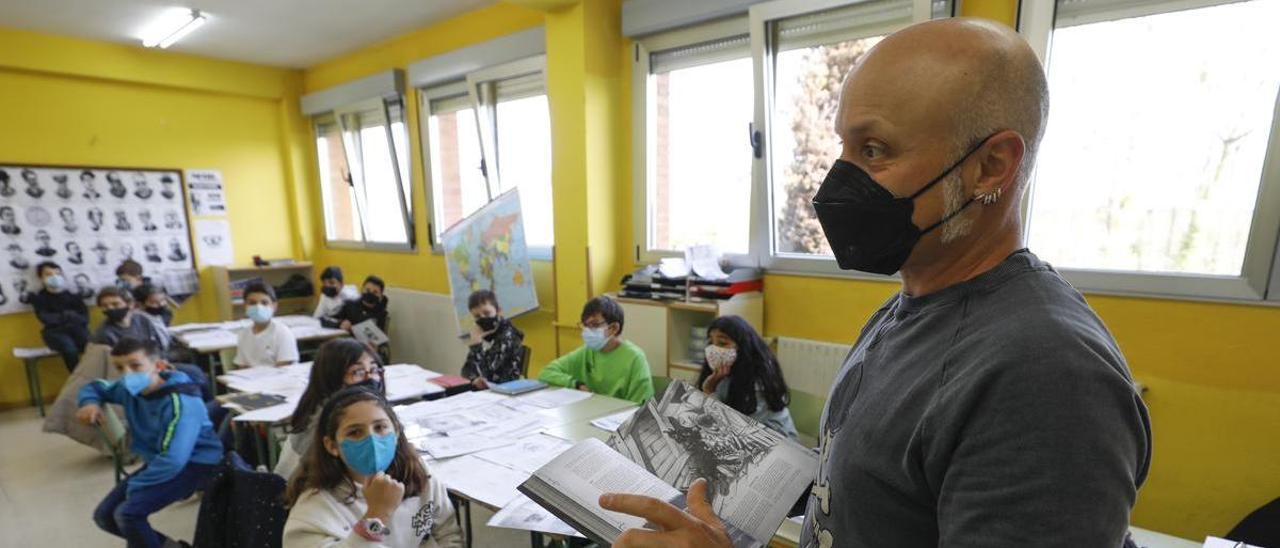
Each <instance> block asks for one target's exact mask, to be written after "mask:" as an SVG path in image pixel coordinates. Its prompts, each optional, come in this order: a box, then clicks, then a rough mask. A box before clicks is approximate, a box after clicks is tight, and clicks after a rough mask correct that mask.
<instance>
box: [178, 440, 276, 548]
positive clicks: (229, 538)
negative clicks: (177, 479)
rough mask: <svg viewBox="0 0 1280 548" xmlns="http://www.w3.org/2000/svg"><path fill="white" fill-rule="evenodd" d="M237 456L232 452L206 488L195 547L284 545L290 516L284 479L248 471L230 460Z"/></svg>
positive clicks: (199, 515)
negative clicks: (285, 500) (285, 497)
mask: <svg viewBox="0 0 1280 548" xmlns="http://www.w3.org/2000/svg"><path fill="white" fill-rule="evenodd" d="M233 454H234V453H228V458H227V459H225V460H224V461H223V464H222V466H221V467H219V469H218V472H217V473H216V474H215V475H214V477H213V478H211V479H210V480H209V483H208V484H207V485H205V488H204V496H203V498H202V499H201V501H200V511H199V514H198V515H197V517H196V533H195V538H194V539H193V540H194V542H193V543H192V544H193V545H194V546H198V547H204V546H208V547H214V546H216V547H219V548H241V547H243V548H249V547H255V548H256V547H259V546H280V544H281V542H282V538H283V537H284V523H285V521H286V520H287V519H288V517H289V510H288V509H287V508H285V506H284V490H285V485H286V483H285V480H284V478H281V477H280V476H277V475H275V474H272V473H270V472H254V471H252V470H246V469H244V468H245V465H244V463H243V461H241V462H239V463H235V462H234V459H233V458H232V457H230V455H233ZM245 509H252V510H251V511H245Z"/></svg>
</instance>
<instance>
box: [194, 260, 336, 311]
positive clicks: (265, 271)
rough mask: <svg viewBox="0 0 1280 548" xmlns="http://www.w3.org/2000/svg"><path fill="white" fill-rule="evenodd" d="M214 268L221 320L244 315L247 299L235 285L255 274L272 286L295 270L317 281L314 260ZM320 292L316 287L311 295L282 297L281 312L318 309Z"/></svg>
mask: <svg viewBox="0 0 1280 548" xmlns="http://www.w3.org/2000/svg"><path fill="white" fill-rule="evenodd" d="M211 269H212V271H213V289H214V292H215V294H216V295H217V301H218V319H219V320H221V321H228V320H238V319H241V318H244V317H245V315H244V300H243V299H241V298H240V296H239V295H238V293H237V291H236V288H235V286H237V285H243V284H244V283H246V282H248V281H251V280H253V279H255V278H261V279H262V281H263V282H266V283H268V284H270V285H271V286H272V287H275V288H277V289H278V288H279V287H280V285H281V284H283V283H285V281H287V280H288V279H289V278H290V277H291V276H293V275H294V274H297V275H300V276H302V277H304V278H306V279H307V280H310V281H311V283H312V284H315V273H314V272H313V270H312V266H311V263H294V264H282V265H271V266H264V267H255V266H245V267H226V266H215V267H211ZM315 302H316V296H315V291H314V288H313V290H312V294H311V295H307V296H305V297H304V296H295V297H280V299H279V308H278V310H277V311H276V315H277V316H284V315H287V314H304V315H308V316H309V315H311V312H312V311H313V310H314V309H315Z"/></svg>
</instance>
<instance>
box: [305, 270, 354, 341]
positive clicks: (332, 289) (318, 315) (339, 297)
mask: <svg viewBox="0 0 1280 548" xmlns="http://www.w3.org/2000/svg"><path fill="white" fill-rule="evenodd" d="M359 298H360V295H359V294H358V293H356V288H355V286H351V285H342V269H341V268H338V267H336V266H330V267H326V268H325V269H324V270H323V271H321V272H320V300H319V301H318V302H316V310H315V312H313V313H312V314H311V317H313V318H315V319H317V320H320V323H322V324H326V327H337V326H338V324H339V323H342V321H341V320H338V319H337V316H338V312H340V311H341V310H342V305H343V304H344V303H346V302H347V301H354V300H356V299H359Z"/></svg>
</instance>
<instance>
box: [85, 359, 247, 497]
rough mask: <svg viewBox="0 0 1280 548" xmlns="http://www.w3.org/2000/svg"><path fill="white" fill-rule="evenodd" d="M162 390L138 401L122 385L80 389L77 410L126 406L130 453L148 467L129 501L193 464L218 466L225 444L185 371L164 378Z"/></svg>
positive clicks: (133, 481) (100, 383)
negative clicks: (88, 406)
mask: <svg viewBox="0 0 1280 548" xmlns="http://www.w3.org/2000/svg"><path fill="white" fill-rule="evenodd" d="M160 378H162V379H164V381H165V382H164V385H162V386H161V387H160V388H159V389H157V390H156V391H154V392H152V393H150V394H139V395H138V396H133V395H131V394H129V392H128V391H127V390H125V388H124V386H123V385H122V384H120V382H118V381H117V382H111V383H109V382H107V381H104V380H101V379H99V380H97V381H94V382H91V383H89V384H87V385H85V386H84V388H81V389H80V395H79V396H80V397H79V401H78V405H79V406H81V407H83V406H85V405H87V404H90V403H93V404H99V405H101V404H102V402H107V403H116V404H120V405H122V406H124V411H125V417H126V418H127V419H128V420H129V429H130V431H131V432H132V434H133V441H132V442H131V443H130V444H129V448H130V449H132V450H133V452H134V454H136V455H138V456H140V457H142V459H143V460H145V461H146V462H147V466H146V467H145V468H144V469H143V470H141V471H140V472H138V473H137V474H135V475H133V476H132V477H130V478H129V487H128V491H127V493H126V494H127V495H132V494H133V493H134V492H135V491H137V490H139V489H142V488H145V487H148V486H151V485H158V484H161V483H164V482H166V481H169V480H171V479H173V478H174V477H176V476H177V475H178V472H181V471H182V469H183V468H185V467H186V466H187V463H188V462H197V463H200V464H218V463H219V462H221V461H222V442H221V441H219V439H218V436H217V435H216V434H215V433H214V431H213V423H212V422H209V413H208V411H206V410H205V406H204V401H202V400H201V399H200V386H199V385H198V384H196V383H194V382H192V381H191V378H190V377H188V376H187V375H186V374H185V373H183V372H181V371H172V372H162V373H160Z"/></svg>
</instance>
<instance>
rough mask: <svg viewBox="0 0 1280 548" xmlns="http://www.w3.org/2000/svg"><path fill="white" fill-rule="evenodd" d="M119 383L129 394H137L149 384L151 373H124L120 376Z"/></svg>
mask: <svg viewBox="0 0 1280 548" xmlns="http://www.w3.org/2000/svg"><path fill="white" fill-rule="evenodd" d="M120 384H121V385H123V386H124V389H125V391H127V392H128V393H129V394H130V395H133V396H137V395H138V394H141V393H142V391H143V390H145V389H146V388H147V387H148V386H151V373H146V372H142V371H133V372H130V373H125V374H124V376H123V377H120Z"/></svg>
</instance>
